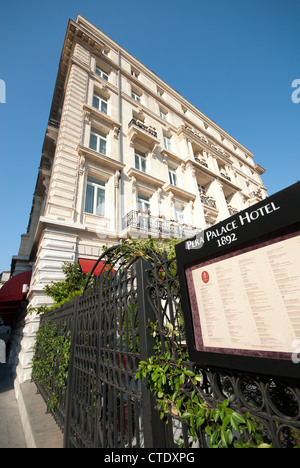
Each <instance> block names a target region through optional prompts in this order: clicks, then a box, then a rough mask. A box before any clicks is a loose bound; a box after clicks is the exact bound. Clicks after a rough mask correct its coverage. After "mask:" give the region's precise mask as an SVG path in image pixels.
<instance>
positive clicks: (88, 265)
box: [78, 258, 107, 276]
mask: <svg viewBox="0 0 300 468" xmlns="http://www.w3.org/2000/svg"><path fill="white" fill-rule="evenodd" d="M78 261H79V264H80V266H81V269H82V271H83V273H90V272H91V271H92V269H93V267H94V265H95V264H96V260H91V259H87V258H79V260H78ZM103 267H104V270H105V269H107V266H106V268H105V263H104V262H99V263H98V265H97V266H96V268H95V271H94V276H99V275H100V273H101V271H102V269H103Z"/></svg>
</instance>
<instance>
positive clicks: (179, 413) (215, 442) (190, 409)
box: [135, 323, 271, 448]
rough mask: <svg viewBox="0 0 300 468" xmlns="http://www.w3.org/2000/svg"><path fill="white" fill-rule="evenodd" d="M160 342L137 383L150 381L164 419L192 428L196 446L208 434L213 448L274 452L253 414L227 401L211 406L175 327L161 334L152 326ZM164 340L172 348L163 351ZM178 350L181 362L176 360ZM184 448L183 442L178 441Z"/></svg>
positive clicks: (144, 365)
mask: <svg viewBox="0 0 300 468" xmlns="http://www.w3.org/2000/svg"><path fill="white" fill-rule="evenodd" d="M150 327H151V328H152V336H153V338H154V339H155V341H156V346H155V347H154V349H155V351H156V353H155V355H154V356H151V357H150V358H149V359H148V360H147V361H141V362H140V364H139V368H138V372H137V374H136V377H135V378H136V379H139V378H140V379H142V380H146V381H147V384H148V386H149V388H150V390H151V391H152V392H153V394H154V395H155V397H156V400H157V408H158V410H159V411H160V417H161V419H163V420H165V421H166V422H167V421H168V416H169V415H171V416H172V417H173V418H175V419H180V420H183V421H185V422H186V423H187V425H188V435H189V437H190V438H191V440H192V441H193V442H194V443H197V442H199V441H200V438H201V434H203V433H204V434H205V436H206V440H207V443H208V446H209V447H210V448H254V447H256V448H257V447H258V448H270V447H271V446H270V445H269V444H265V443H264V441H263V438H262V435H261V434H260V433H259V432H257V430H256V427H255V424H254V423H253V421H252V419H251V417H250V414H249V413H245V414H243V415H241V414H239V413H237V412H236V411H234V410H233V409H231V408H230V407H229V400H228V399H226V400H223V401H222V402H220V403H218V404H217V406H216V407H212V406H210V405H209V404H208V403H207V402H206V401H205V398H204V396H203V393H202V390H201V382H202V377H201V376H200V375H199V374H197V373H196V372H194V371H193V370H191V363H190V361H189V357H188V352H187V350H186V349H185V348H183V347H182V346H180V345H179V344H178V343H177V342H176V339H177V335H178V332H176V331H175V330H174V329H173V327H172V325H171V324H168V325H167V326H166V327H165V329H164V330H159V329H158V326H157V323H156V324H153V323H150ZM162 336H163V337H164V341H165V342H167V343H168V345H169V348H168V349H163V347H162ZM175 350H176V352H177V356H178V359H176V360H175V359H174V351H175ZM177 442H178V444H179V445H180V446H181V447H183V440H179V441H177Z"/></svg>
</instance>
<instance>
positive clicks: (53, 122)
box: [48, 119, 60, 129]
mask: <svg viewBox="0 0 300 468" xmlns="http://www.w3.org/2000/svg"><path fill="white" fill-rule="evenodd" d="M48 125H49V126H50V127H54V128H57V129H58V128H59V126H60V122H59V121H58V120H54V119H49V121H48Z"/></svg>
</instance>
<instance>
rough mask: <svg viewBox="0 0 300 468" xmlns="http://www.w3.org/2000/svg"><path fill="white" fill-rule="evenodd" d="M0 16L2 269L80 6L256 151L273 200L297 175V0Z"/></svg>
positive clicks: (161, 3) (22, 7) (159, 3)
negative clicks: (67, 34)
mask: <svg viewBox="0 0 300 468" xmlns="http://www.w3.org/2000/svg"><path fill="white" fill-rule="evenodd" d="M0 13H1V28H0V79H1V80H4V81H5V85H6V103H0V200H1V204H0V213H1V225H2V228H1V230H0V272H1V271H3V270H6V269H10V263H11V257H12V255H16V254H17V253H18V249H19V244H20V236H21V234H22V233H25V232H26V229H27V224H28V219H29V214H30V210H31V203H32V196H33V193H34V189H35V183H36V178H37V171H38V166H39V163H40V158H41V150H42V144H43V139H44V135H45V129H46V125H47V121H48V117H49V112H50V106H51V101H52V96H53V91H54V85H55V80H56V74H57V70H58V64H59V59H60V54H61V49H62V45H63V40H64V36H65V31H66V27H67V23H68V19H69V18H73V19H74V20H75V19H76V17H77V14H78V13H80V14H82V15H83V16H85V17H86V18H87V19H88V20H89V21H91V22H92V23H93V24H95V25H96V26H97V27H98V28H100V29H102V30H103V31H104V32H105V33H106V34H107V35H108V36H110V37H111V38H112V39H114V40H115V41H116V42H118V43H119V44H120V45H121V46H122V47H124V48H125V49H126V50H128V51H129V52H130V53H131V54H132V55H134V56H135V57H137V58H138V59H139V60H140V61H141V62H142V63H143V64H145V65H146V66H147V67H148V68H150V69H151V70H153V71H154V72H155V73H157V75H159V76H160V78H162V79H163V80H164V81H166V82H167V83H168V84H169V85H170V86H172V87H173V88H175V89H176V90H177V91H178V92H179V93H180V94H182V95H183V96H184V97H185V98H186V99H188V100H189V101H190V102H191V103H192V104H194V105H195V106H196V107H198V108H199V109H200V110H201V111H202V112H203V113H204V114H206V115H207V116H208V117H209V118H211V119H212V120H214V121H215V122H216V123H217V124H218V125H220V126H221V127H222V128H223V129H224V130H225V131H227V132H228V133H229V134H230V135H232V136H233V137H234V138H236V139H237V140H238V141H239V142H240V143H242V144H243V145H244V146H246V147H247V148H248V149H249V150H250V151H252V152H253V153H254V161H255V162H256V163H258V164H260V165H262V166H263V167H265V169H266V170H267V172H266V174H265V175H263V182H264V184H265V185H266V187H267V190H268V194H269V195H271V194H273V193H275V192H277V191H279V190H281V189H283V188H285V187H288V186H289V185H291V184H293V183H295V182H297V181H298V180H299V179H300V177H299V174H300V157H299V156H300V154H299V153H300V131H299V127H300V125H299V124H300V103H298V104H296V103H294V102H293V101H292V99H291V96H292V92H293V91H294V89H293V88H292V87H291V85H292V82H293V80H295V79H300V60H299V59H300V48H299V44H300V0H184V1H183V0H152V1H151V2H145V1H137V0H127V1H122V0H114V1H107V2H105V1H100V0H97V1H96V0H95V1H91V0H85V1H79V0H72V1H70V0H63V1H62V0H61V1H57V0H52V1H51V2H48V1H45V0H39V1H35V0H33V1H30V0H28V1H20V0H19V1H14V2H2V5H1V11H0ZM299 96H300V93H299Z"/></svg>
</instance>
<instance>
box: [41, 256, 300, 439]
mask: <svg viewBox="0 0 300 468" xmlns="http://www.w3.org/2000/svg"><path fill="white" fill-rule="evenodd" d="M114 250H115V248H113V249H112V250H111V253H113V252H114ZM114 254H115V252H114ZM116 259H117V260H116ZM108 265H109V268H107V266H108ZM49 317H50V318H51V320H56V321H57V320H58V321H59V323H60V327H61V329H63V328H64V327H66V326H67V328H68V329H71V332H72V348H71V357H70V366H69V376H68V391H67V399H66V401H65V399H64V398H63V399H62V401H61V408H60V410H59V413H60V414H61V419H64V421H63V423H62V424H61V426H63V429H64V441H65V442H64V443H65V447H75V448H81V447H86V448H93V447H103V448H118V447H123V448H124V447H126V448H127V447H128V448H139V447H141V448H143V447H150V448H152V447H161V448H163V447H167V448H170V447H178V441H179V440H180V441H181V443H182V445H183V446H184V447H186V448H189V447H191V446H193V447H196V446H197V447H207V446H208V438H207V435H206V434H205V433H204V431H202V432H201V431H199V438H198V441H197V442H196V443H195V442H194V441H192V439H191V437H190V435H189V422H188V421H187V420H186V419H182V418H180V417H178V416H177V415H175V414H168V416H167V420H168V424H165V422H164V421H162V420H161V419H160V417H159V412H158V411H157V409H156V402H155V400H154V397H153V396H152V395H151V393H150V391H149V390H148V389H147V388H146V386H145V385H144V384H142V383H141V381H140V380H136V379H135V375H136V372H137V368H138V365H139V362H140V360H146V359H147V358H148V357H150V356H151V355H152V354H153V352H154V351H153V345H154V342H153V338H152V336H151V333H150V330H149V327H148V321H149V320H150V321H152V322H157V323H158V328H159V329H160V330H163V329H164V327H167V326H168V324H169V323H171V324H172V326H173V328H174V329H176V331H177V332H178V334H177V340H178V344H179V345H180V346H183V347H184V346H185V330H184V322H183V319H182V313H181V299H180V290H179V282H178V277H177V268H176V260H175V259H172V260H168V259H167V258H160V257H159V256H154V257H153V256H152V258H150V259H148V261H146V260H144V259H137V258H136V257H135V258H133V257H130V252H126V253H124V252H122V251H121V250H120V251H119V255H114V259H113V257H109V256H108V257H107V263H106V267H105V268H104V269H103V274H102V275H100V276H99V277H98V279H96V280H95V281H93V283H92V284H91V285H90V287H88V288H86V290H85V292H84V294H83V295H82V296H81V297H79V298H76V300H74V301H73V302H72V303H70V304H69V305H66V306H64V307H63V308H62V309H61V312H60V311H56V312H55V313H53V314H52V313H51V314H50V315H49V314H47V315H46V316H45V317H43V319H42V322H41V326H43V321H44V320H46V318H49ZM66 324H67V325H66ZM160 339H161V342H162V343H163V346H165V347H168V346H169V343H168V342H167V341H166V340H165V337H164V335H163V334H161V337H160ZM176 358H177V356H176V354H174V362H176ZM185 365H186V366H187V368H190V369H192V370H193V371H194V372H197V374H198V375H200V376H201V381H200V379H199V384H198V385H199V391H200V392H201V395H202V396H203V399H204V400H205V401H207V402H208V403H209V405H211V406H215V405H216V404H217V402H219V401H221V400H224V399H226V398H228V399H229V401H230V406H231V407H232V408H234V409H235V410H236V411H238V412H241V413H244V412H250V414H251V416H252V418H253V420H254V422H255V424H256V426H257V427H260V429H261V431H262V432H263V434H264V437H265V439H266V441H267V442H269V443H272V444H273V447H293V446H295V445H300V388H299V380H298V381H293V382H292V381H278V380H275V379H270V378H263V377H258V376H251V375H248V374H247V370H246V369H245V373H239V374H237V373H236V374H234V373H232V374H228V373H226V372H224V370H222V369H219V370H216V369H208V368H204V367H202V366H201V365H198V364H197V365H196V364H195V363H191V362H187V363H185ZM184 391H185V392H187V393H188V392H191V390H190V389H189V388H185V389H184Z"/></svg>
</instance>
